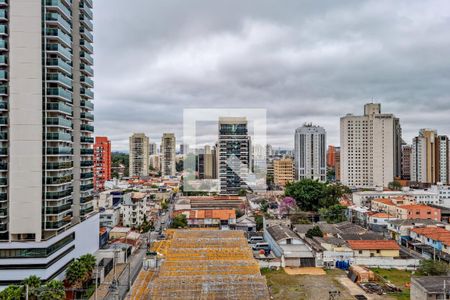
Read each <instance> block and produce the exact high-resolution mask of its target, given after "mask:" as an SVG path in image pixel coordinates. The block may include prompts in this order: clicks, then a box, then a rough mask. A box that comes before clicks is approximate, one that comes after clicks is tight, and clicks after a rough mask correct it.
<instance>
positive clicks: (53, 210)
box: [45, 203, 72, 215]
mask: <svg viewBox="0 0 450 300" xmlns="http://www.w3.org/2000/svg"><path fill="white" fill-rule="evenodd" d="M71 208H72V204H71V203H68V204H64V205H61V206H47V207H46V208H45V212H46V213H47V214H49V215H58V214H60V213H63V212H65V211H68V210H70V209H71Z"/></svg>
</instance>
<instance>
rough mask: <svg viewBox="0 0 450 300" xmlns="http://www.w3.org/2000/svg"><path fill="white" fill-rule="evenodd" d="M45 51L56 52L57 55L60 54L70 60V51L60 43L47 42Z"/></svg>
mask: <svg viewBox="0 0 450 300" xmlns="http://www.w3.org/2000/svg"><path fill="white" fill-rule="evenodd" d="M46 49H47V53H51V54H57V55H59V56H62V57H63V58H65V59H66V60H72V53H71V52H70V49H69V48H65V47H63V46H62V45H60V44H47V48H46ZM69 68H70V71H71V70H72V68H71V67H70V65H69Z"/></svg>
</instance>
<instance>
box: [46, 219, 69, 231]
mask: <svg viewBox="0 0 450 300" xmlns="http://www.w3.org/2000/svg"><path fill="white" fill-rule="evenodd" d="M70 222H71V221H70V220H62V221H57V222H45V229H60V228H62V227H64V226H67V225H69V224H70Z"/></svg>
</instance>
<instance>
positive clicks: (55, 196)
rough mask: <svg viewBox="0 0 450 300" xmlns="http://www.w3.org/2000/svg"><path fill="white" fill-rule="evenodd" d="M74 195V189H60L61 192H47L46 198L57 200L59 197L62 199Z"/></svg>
mask: <svg viewBox="0 0 450 300" xmlns="http://www.w3.org/2000/svg"><path fill="white" fill-rule="evenodd" d="M70 196H72V190H71V189H69V190H65V191H60V192H47V193H45V199H47V200H57V199H62V198H66V197H70Z"/></svg>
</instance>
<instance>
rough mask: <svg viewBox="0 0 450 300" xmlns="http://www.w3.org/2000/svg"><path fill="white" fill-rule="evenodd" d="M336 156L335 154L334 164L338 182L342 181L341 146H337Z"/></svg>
mask: <svg viewBox="0 0 450 300" xmlns="http://www.w3.org/2000/svg"><path fill="white" fill-rule="evenodd" d="M335 151H336V156H335V165H334V176H335V180H336V182H340V181H341V147H339V148H337V147H336V148H335Z"/></svg>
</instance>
